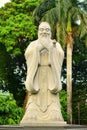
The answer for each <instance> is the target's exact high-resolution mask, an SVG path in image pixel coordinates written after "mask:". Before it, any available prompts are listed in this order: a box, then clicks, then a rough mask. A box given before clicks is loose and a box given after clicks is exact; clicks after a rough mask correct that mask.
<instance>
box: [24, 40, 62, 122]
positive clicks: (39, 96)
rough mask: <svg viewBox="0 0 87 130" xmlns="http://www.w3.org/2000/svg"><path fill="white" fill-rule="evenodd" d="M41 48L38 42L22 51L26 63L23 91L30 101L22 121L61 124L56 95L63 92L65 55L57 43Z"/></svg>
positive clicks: (51, 41)
mask: <svg viewBox="0 0 87 130" xmlns="http://www.w3.org/2000/svg"><path fill="white" fill-rule="evenodd" d="M48 44H49V45H48V46H46V45H45V46H44V45H42V44H41V43H40V41H39V40H36V41H33V42H31V44H30V45H29V46H28V47H27V49H26V51H25V59H26V64H27V77H26V81H25V86H26V89H27V90H28V91H29V92H30V98H29V101H28V103H27V106H26V112H25V115H24V118H23V122H24V120H28V121H29V120H36V119H37V120H60V121H63V117H62V114H61V106H60V102H59V94H58V92H59V91H60V90H61V89H62V85H61V68H62V63H63V59H64V52H63V50H62V48H61V46H60V44H59V43H58V42H57V43H56V44H55V45H54V44H53V40H50V43H48Z"/></svg>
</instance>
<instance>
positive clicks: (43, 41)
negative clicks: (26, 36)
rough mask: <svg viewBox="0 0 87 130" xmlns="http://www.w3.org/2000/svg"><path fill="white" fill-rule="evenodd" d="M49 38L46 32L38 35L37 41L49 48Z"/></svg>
mask: <svg viewBox="0 0 87 130" xmlns="http://www.w3.org/2000/svg"><path fill="white" fill-rule="evenodd" d="M50 41H51V38H50V36H49V35H48V34H43V35H40V36H39V42H40V44H41V45H42V46H43V48H49V45H50Z"/></svg>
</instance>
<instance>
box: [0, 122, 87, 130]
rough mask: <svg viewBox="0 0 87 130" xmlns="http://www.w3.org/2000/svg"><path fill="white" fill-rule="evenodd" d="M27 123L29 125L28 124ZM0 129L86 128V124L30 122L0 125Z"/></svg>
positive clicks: (46, 129) (55, 129) (48, 129)
mask: <svg viewBox="0 0 87 130" xmlns="http://www.w3.org/2000/svg"><path fill="white" fill-rule="evenodd" d="M28 125H29V126H28ZM0 130H87V126H82V125H62V124H61V123H60V124H57V123H51V124H50V123H43V124H42V123H36V124H35V123H31V124H25V125H24V126H19V125H0Z"/></svg>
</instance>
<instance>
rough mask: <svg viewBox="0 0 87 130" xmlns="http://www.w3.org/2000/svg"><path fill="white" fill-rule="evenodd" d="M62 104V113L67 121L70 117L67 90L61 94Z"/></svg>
mask: <svg viewBox="0 0 87 130" xmlns="http://www.w3.org/2000/svg"><path fill="white" fill-rule="evenodd" d="M59 95H60V103H61V112H62V115H63V118H64V120H66V121H67V119H68V118H69V115H68V114H67V93H66V91H65V90H62V91H61V92H60V93H59Z"/></svg>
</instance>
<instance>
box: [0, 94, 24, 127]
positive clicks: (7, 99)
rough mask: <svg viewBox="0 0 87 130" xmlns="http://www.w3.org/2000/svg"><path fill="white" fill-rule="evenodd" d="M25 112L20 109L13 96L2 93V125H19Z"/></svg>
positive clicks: (0, 118) (0, 104)
mask: <svg viewBox="0 0 87 130" xmlns="http://www.w3.org/2000/svg"><path fill="white" fill-rule="evenodd" d="M23 114H24V111H23V109H22V108H21V107H18V106H17V104H16V101H15V100H14V98H13V95H12V94H10V93H0V125H7V124H19V123H20V121H21V119H22V117H23Z"/></svg>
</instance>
